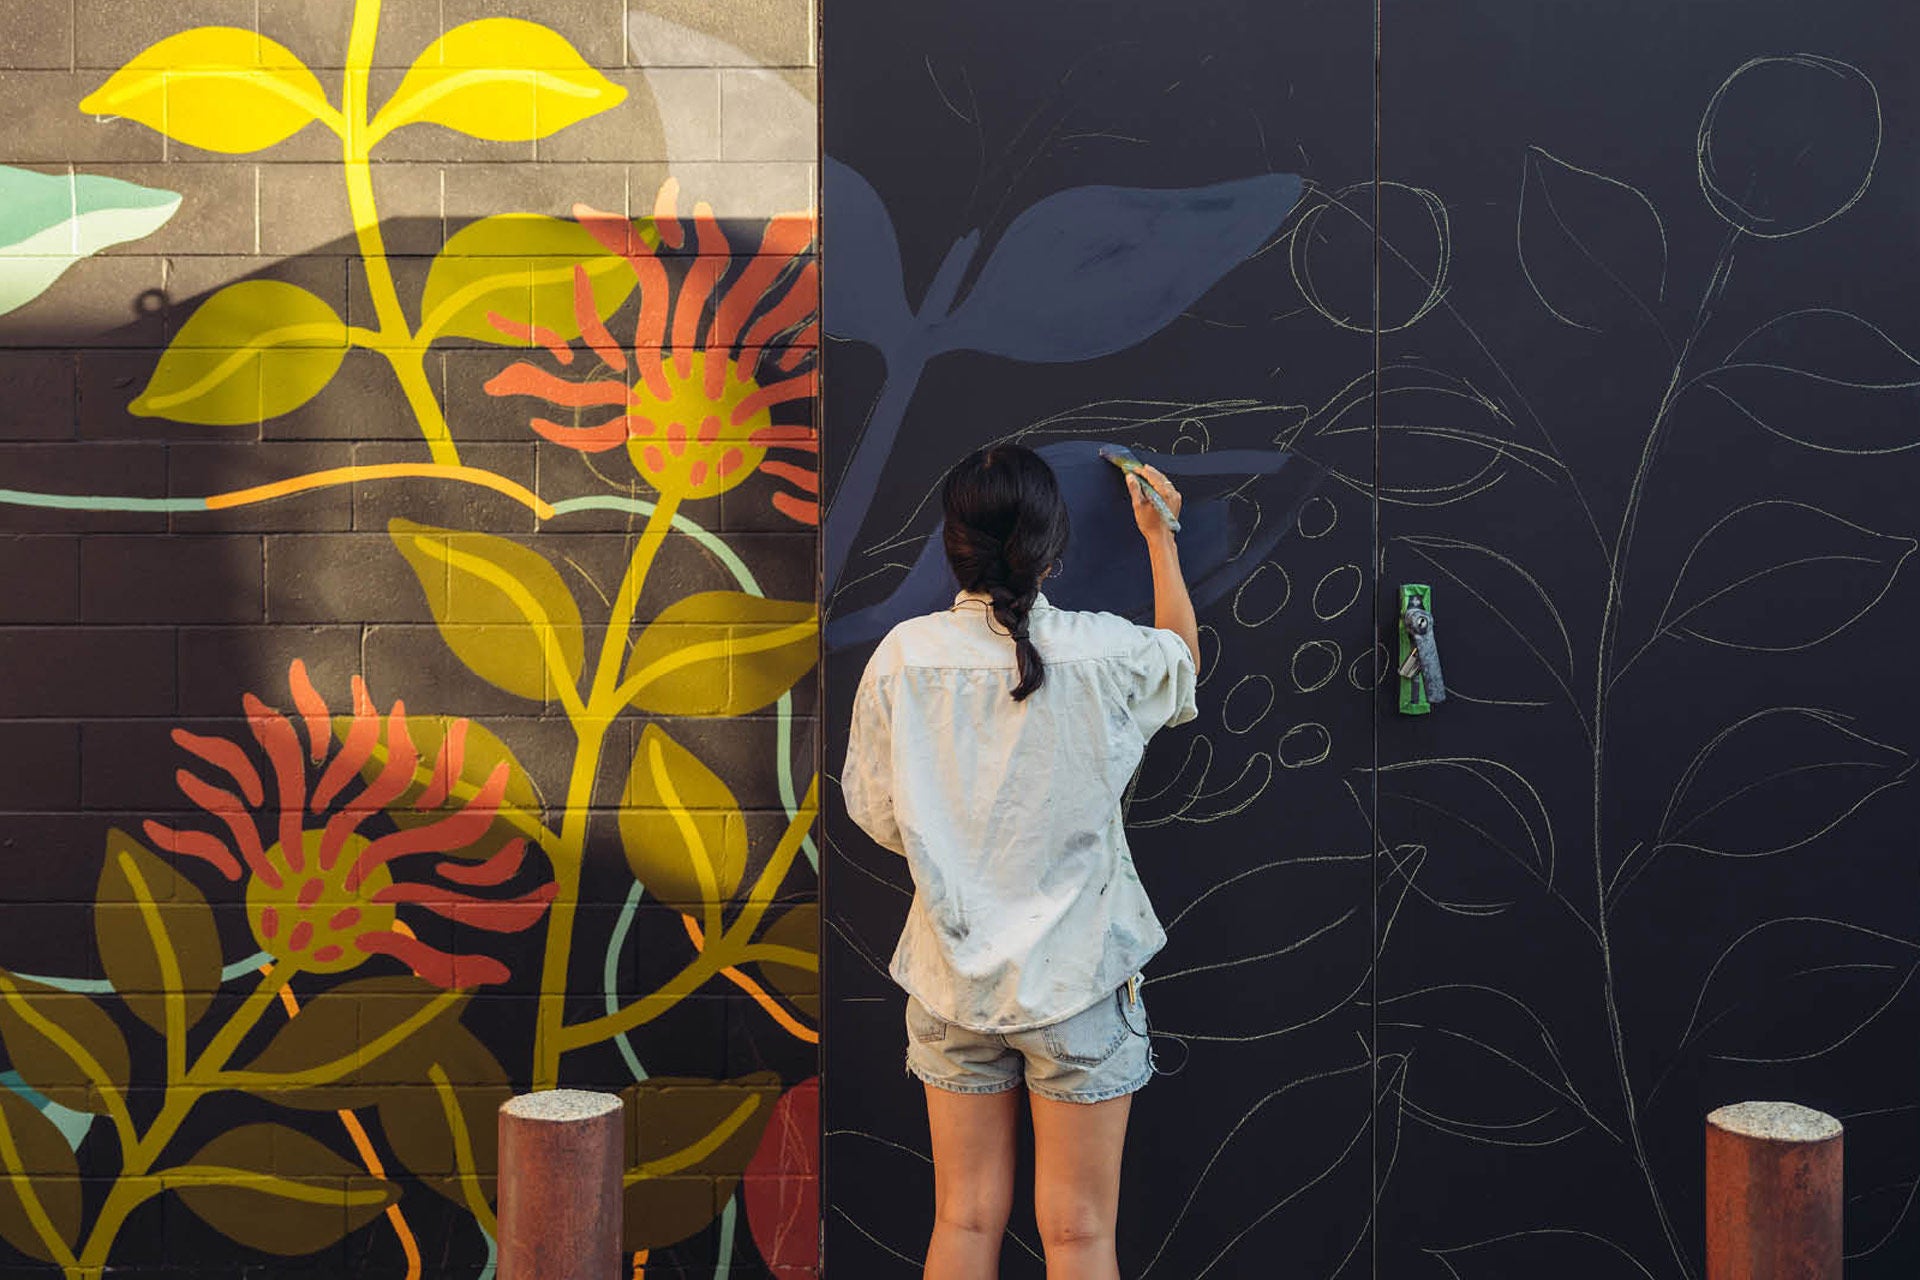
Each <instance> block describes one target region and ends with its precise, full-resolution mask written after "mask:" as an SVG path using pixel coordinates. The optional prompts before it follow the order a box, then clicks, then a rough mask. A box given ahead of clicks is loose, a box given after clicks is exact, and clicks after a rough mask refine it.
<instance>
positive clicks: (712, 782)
mask: <svg viewBox="0 0 1920 1280" xmlns="http://www.w3.org/2000/svg"><path fill="white" fill-rule="evenodd" d="M620 843H621V846H622V847H623V848H624V849H625V850H626V854H627V866H628V867H629V868H631V869H632V871H633V875H634V878H635V879H637V880H638V881H640V883H641V884H643V885H645V886H646V888H647V891H648V892H649V893H651V894H652V895H653V896H654V897H656V898H658V899H659V900H660V901H662V902H666V903H671V904H673V905H675V906H679V907H683V908H689V907H690V908H692V909H694V910H696V911H697V910H700V909H701V908H703V907H706V906H708V905H709V904H715V903H721V902H725V901H727V900H728V899H730V898H732V897H733V894H734V891H735V890H737V889H738V888H739V887H740V877H741V876H742V875H743V874H744V873H745V872H746V867H747V828H746V822H745V819H744V818H742V816H741V814H740V804H739V802H738V801H737V800H735V799H734V798H733V792H732V791H731V790H729V789H728V787H727V784H726V783H725V782H723V781H721V780H720V776H719V775H718V774H716V773H714V771H713V770H711V769H709V768H708V767H707V766H706V765H705V764H703V763H702V762H701V760H700V758H699V757H698V756H696V755H694V754H693V752H691V751H689V750H687V749H686V748H685V747H683V746H681V745H680V744H679V743H677V742H675V741H674V740H673V739H672V738H670V737H669V736H667V734H666V732H665V731H664V730H663V729H661V728H660V726H659V725H657V724H649V725H648V726H647V727H646V729H645V730H644V731H643V732H642V733H641V735H640V746H639V749H638V750H636V751H635V752H634V754H633V766H632V768H631V770H630V771H629V772H628V774H627V785H626V790H625V791H624V792H622V793H621V796H620Z"/></svg>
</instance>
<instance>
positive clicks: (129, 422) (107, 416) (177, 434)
mask: <svg viewBox="0 0 1920 1280" xmlns="http://www.w3.org/2000/svg"><path fill="white" fill-rule="evenodd" d="M159 363H160V353H159V352H158V351H83V352H80V353H79V354H78V356H77V357H76V358H75V360H74V364H75V366H76V371H77V381H76V387H75V395H74V411H73V416H74V421H75V431H76V433H77V434H78V435H79V437H80V438H81V439H82V440H100V441H112V440H129V441H134V440H137V441H142V442H151V441H153V440H155V439H156V438H158V437H160V436H164V437H165V438H166V439H168V440H174V441H178V440H190V439H211V440H225V441H228V442H233V441H241V440H257V439H259V438H260V428H259V427H257V426H247V427H216V426H202V425H199V424H196V423H190V422H167V421H164V420H161V419H157V418H139V417H135V416H134V415H133V414H132V413H130V412H128V409H127V406H128V405H130V404H132V403H133V401H134V400H135V399H136V398H137V397H138V396H139V395H140V393H141V392H142V391H144V390H145V389H146V386H147V383H148V381H149V380H150V379H151V378H152V377H153V371H154V369H155V368H156V367H157V366H158V365H159ZM0 385H4V384H0Z"/></svg>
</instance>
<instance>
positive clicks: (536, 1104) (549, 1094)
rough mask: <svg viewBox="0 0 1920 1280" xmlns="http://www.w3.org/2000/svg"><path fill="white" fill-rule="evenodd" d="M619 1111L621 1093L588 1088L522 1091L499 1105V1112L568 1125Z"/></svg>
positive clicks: (535, 1120)
mask: <svg viewBox="0 0 1920 1280" xmlns="http://www.w3.org/2000/svg"><path fill="white" fill-rule="evenodd" d="M618 1110H620V1095H618V1094H614V1093H594V1092H592V1091H590V1090H587V1089H541V1090H539V1091H538V1092H535V1093H523V1094H521V1095H520V1096H519V1097H517V1098H511V1099H509V1100H508V1101H506V1102H503V1103H501V1104H500V1114H501V1115H505V1116H512V1117H513V1118H514V1119H516V1120H530V1121H533V1122H535V1123H537V1124H566V1123H568V1122H570V1121H575V1120H597V1119H599V1118H600V1117H601V1116H604V1115H607V1114H608V1113H610V1112H614V1111H618Z"/></svg>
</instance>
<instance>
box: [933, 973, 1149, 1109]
mask: <svg viewBox="0 0 1920 1280" xmlns="http://www.w3.org/2000/svg"><path fill="white" fill-rule="evenodd" d="M1147 1030H1148V1027H1147V1004H1146V999H1145V997H1143V996H1141V995H1140V994H1139V992H1138V990H1137V989H1136V990H1135V992H1134V994H1133V995H1132V996H1131V997H1129V995H1128V993H1127V988H1126V987H1124V986H1123V987H1121V988H1120V989H1119V990H1117V991H1115V992H1114V993H1113V994H1112V995H1111V996H1108V997H1106V998H1104V999H1101V1000H1097V1001H1095V1002H1094V1004H1093V1005H1092V1007H1091V1008H1088V1009H1083V1010H1082V1011H1080V1012H1079V1013H1076V1014H1074V1015H1073V1016H1072V1017H1070V1018H1066V1019H1064V1020H1062V1021H1060V1022H1054V1023H1049V1024H1048V1025H1046V1026H1044V1027H1035V1028H1033V1029H1032V1030H1030V1031H1010V1032H1007V1033H1006V1034H1004V1035H1003V1034H999V1033H996V1032H992V1031H974V1030H971V1029H969V1028H967V1027H962V1026H958V1025H956V1024H954V1023H951V1022H946V1021H943V1020H942V1019H941V1018H940V1017H939V1016H938V1015H936V1014H934V1013H933V1012H932V1011H931V1010H929V1009H928V1008H927V1007H926V1006H925V1005H923V1004H921V1003H920V1002H919V1001H918V1000H916V999H914V998H913V997H912V996H908V997H907V1071H908V1072H909V1073H911V1074H912V1075H914V1076H917V1077H918V1078H919V1079H921V1080H922V1081H924V1082H926V1083H927V1084H930V1085H932V1086H933V1087H934V1088H936V1089H945V1090H947V1091H948V1092H950V1093H1004V1092H1006V1091H1007V1090H1008V1089H1014V1088H1018V1087H1019V1086H1020V1083H1021V1081H1022V1080H1023V1079H1024V1080H1025V1082H1026V1086H1027V1089H1028V1090H1029V1091H1030V1092H1032V1093H1037V1094H1039V1095H1040V1096H1041V1097H1043V1098H1051V1099H1053V1100H1054V1101H1056V1102H1105V1101H1106V1100H1107V1099H1109V1098H1118V1097H1120V1096H1121V1095H1122V1094H1128V1093H1133V1092H1134V1091H1136V1090H1138V1089H1140V1088H1141V1087H1142V1086H1144V1085H1145V1084H1146V1083H1147V1081H1148V1080H1149V1079H1150V1078H1151V1077H1152V1075H1153V1057H1152V1051H1151V1049H1150V1047H1149V1041H1148V1037H1147Z"/></svg>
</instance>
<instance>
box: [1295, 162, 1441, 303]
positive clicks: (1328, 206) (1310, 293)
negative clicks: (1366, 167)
mask: <svg viewBox="0 0 1920 1280" xmlns="http://www.w3.org/2000/svg"><path fill="white" fill-rule="evenodd" d="M1374 198H1375V196H1374V184H1373V183H1371V182H1362V183H1356V184H1354V185H1353V186H1350V187H1343V188H1341V189H1340V190H1338V191H1335V192H1333V193H1332V194H1331V195H1330V196H1328V197H1327V198H1326V199H1325V200H1322V201H1321V202H1320V203H1318V204H1316V205H1314V206H1313V207H1312V208H1310V209H1308V210H1307V211H1306V212H1305V213H1303V214H1301V215H1300V220H1299V221H1298V222H1297V223H1296V224H1295V225H1294V231H1293V235H1292V237H1291V239H1292V246H1291V248H1292V252H1291V254H1290V255H1289V258H1290V262H1291V266H1292V269H1293V282H1294V284H1295V286H1296V287H1297V288H1298V289H1299V290H1300V296H1301V297H1302V298H1303V299H1305V300H1306V303H1307V305H1308V306H1310V307H1312V308H1313V309H1314V310H1315V311H1317V312H1319V313H1320V315H1321V317H1322V318H1323V319H1325V320H1327V321H1329V322H1331V323H1333V324H1335V325H1337V326H1339V327H1340V328H1342V329H1347V330H1350V331H1352V332H1354V333H1372V332H1373V331H1374V327H1373V313H1374V247H1375V246H1374V235H1373V219H1374ZM1379 202H1380V226H1381V229H1382V232H1381V236H1380V240H1381V248H1382V249H1383V250H1384V252H1383V253H1382V254H1381V255H1380V263H1379V288H1380V320H1381V323H1380V332H1382V333H1398V332H1400V331H1401V330H1403V329H1411V328H1412V327H1413V326H1414V325H1416V324H1418V323H1420V321H1421V320H1422V319H1424V318H1425V317H1426V314H1427V313H1428V312H1429V311H1432V310H1433V309H1434V308H1435V307H1437V306H1439V305H1440V299H1441V298H1443V297H1444V296H1446V292H1447V272H1448V270H1449V269H1450V268H1451V266H1452V261H1453V228H1452V224H1451V223H1450V222H1449V220H1448V218H1447V205H1446V202H1445V201H1444V200H1442V199H1441V198H1440V197H1439V196H1438V195H1436V194H1435V193H1433V192H1431V191H1428V190H1426V189H1424V188H1422V187H1411V186H1408V185H1407V184H1406V183H1404V182H1382V183H1381V184H1380V185H1379Z"/></svg>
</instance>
